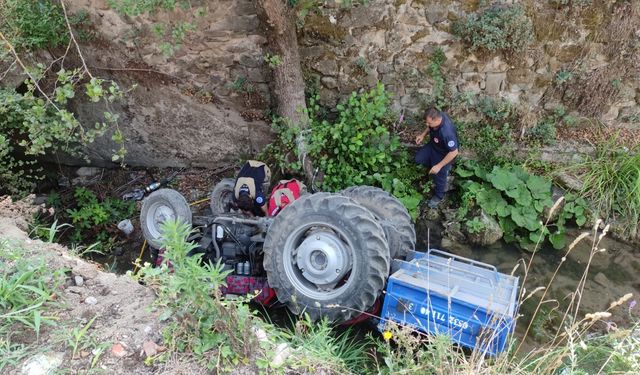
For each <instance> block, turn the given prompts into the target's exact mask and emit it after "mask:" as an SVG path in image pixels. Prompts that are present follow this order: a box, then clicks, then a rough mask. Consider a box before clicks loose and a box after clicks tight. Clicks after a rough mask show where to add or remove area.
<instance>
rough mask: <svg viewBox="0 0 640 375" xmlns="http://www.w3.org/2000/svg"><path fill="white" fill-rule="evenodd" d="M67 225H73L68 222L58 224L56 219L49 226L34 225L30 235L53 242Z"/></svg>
mask: <svg viewBox="0 0 640 375" xmlns="http://www.w3.org/2000/svg"><path fill="white" fill-rule="evenodd" d="M66 227H71V225H70V224H68V223H64V224H60V225H58V220H57V219H56V220H54V221H53V223H51V225H49V226H48V227H47V226H44V225H39V224H37V225H33V226H32V229H31V233H30V236H31V237H36V238H40V239H41V240H43V241H45V242H48V243H53V242H54V241H55V237H56V235H57V234H58V233H59V232H60V231H61V229H63V228H66Z"/></svg>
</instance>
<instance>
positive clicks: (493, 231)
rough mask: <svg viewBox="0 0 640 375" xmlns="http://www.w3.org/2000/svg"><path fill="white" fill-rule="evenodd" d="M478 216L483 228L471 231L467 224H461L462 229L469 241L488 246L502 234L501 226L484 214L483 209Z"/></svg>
mask: <svg viewBox="0 0 640 375" xmlns="http://www.w3.org/2000/svg"><path fill="white" fill-rule="evenodd" d="M479 218H480V221H481V222H482V224H483V225H484V228H482V229H481V230H480V231H479V232H474V233H471V232H470V231H469V227H468V226H466V225H463V226H462V230H463V232H464V233H465V234H466V236H467V238H468V239H469V242H471V243H472V244H474V245H479V246H488V245H492V244H494V243H496V242H498V240H499V239H501V238H502V235H503V234H504V232H502V228H500V224H498V222H497V221H496V220H495V219H494V218H492V217H491V216H489V215H487V214H485V213H484V211H482V212H480V216H479Z"/></svg>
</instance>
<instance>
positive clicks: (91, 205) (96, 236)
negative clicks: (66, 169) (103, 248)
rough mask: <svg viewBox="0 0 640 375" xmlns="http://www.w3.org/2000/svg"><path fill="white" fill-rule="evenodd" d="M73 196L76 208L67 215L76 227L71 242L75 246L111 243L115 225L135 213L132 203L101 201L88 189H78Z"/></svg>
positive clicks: (115, 199)
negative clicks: (78, 244) (79, 244)
mask: <svg viewBox="0 0 640 375" xmlns="http://www.w3.org/2000/svg"><path fill="white" fill-rule="evenodd" d="M73 195H74V198H75V202H76V206H75V208H68V209H67V210H66V211H65V213H66V215H68V217H69V219H70V220H71V223H72V224H73V227H74V230H73V234H72V235H71V242H72V243H75V244H77V243H81V242H83V243H94V242H100V243H102V245H104V244H106V243H108V242H110V239H111V238H112V237H113V229H112V228H113V227H114V226H115V224H116V223H117V222H118V221H120V220H123V219H127V218H130V217H132V216H133V214H134V213H135V209H136V206H135V203H134V202H132V201H126V202H125V201H123V200H122V199H117V198H111V197H107V198H105V199H104V200H102V201H100V200H98V197H97V196H96V194H95V193H94V192H92V191H91V190H89V189H86V188H76V190H75V192H74V194H73Z"/></svg>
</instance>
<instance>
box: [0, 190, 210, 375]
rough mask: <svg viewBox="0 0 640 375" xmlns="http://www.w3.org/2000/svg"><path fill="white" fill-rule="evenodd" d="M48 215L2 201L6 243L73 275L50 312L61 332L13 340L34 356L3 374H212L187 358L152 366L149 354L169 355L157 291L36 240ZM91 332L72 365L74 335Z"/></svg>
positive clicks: (1, 233)
mask: <svg viewBox="0 0 640 375" xmlns="http://www.w3.org/2000/svg"><path fill="white" fill-rule="evenodd" d="M40 209H41V208H39V207H35V206H32V205H31V204H30V203H29V202H28V201H21V202H12V201H11V200H10V199H9V198H0V241H7V242H8V243H9V246H11V247H12V248H18V249H20V250H21V251H22V252H23V256H24V257H26V258H28V259H33V260H34V262H35V261H38V260H39V259H44V260H45V262H46V264H47V266H48V267H49V268H50V269H51V270H52V272H53V270H59V269H64V270H65V279H64V283H63V284H62V285H61V286H60V288H58V291H57V293H56V296H55V303H54V306H53V307H52V310H51V311H48V313H49V314H52V315H54V316H56V317H57V321H56V325H55V326H53V327H44V328H43V329H42V332H41V333H40V337H39V338H36V335H34V334H33V331H26V330H25V331H22V332H19V333H18V334H17V335H13V336H14V337H13V338H12V341H13V342H14V343H16V342H17V343H21V344H26V345H29V351H28V354H27V355H25V357H24V359H23V360H22V361H21V362H20V364H19V365H17V366H15V367H13V368H11V367H9V368H5V369H4V370H2V373H4V374H21V373H22V374H41V373H42V374H44V373H47V372H46V371H44V370H46V369H50V371H51V372H49V373H59V372H63V373H86V372H93V371H96V370H97V371H98V372H105V373H108V374H152V373H153V374H158V373H167V374H169V373H170V374H179V373H185V374H186V373H194V372H198V373H206V370H204V369H201V368H198V366H195V365H194V364H192V363H190V361H189V360H188V358H186V357H183V358H177V357H176V358H174V359H172V360H170V361H169V363H168V364H162V365H155V366H153V365H151V366H148V365H145V363H144V362H145V358H146V357H147V355H146V354H145V348H146V351H147V353H149V354H152V353H153V352H154V351H156V352H157V351H162V349H163V348H162V346H161V345H162V341H161V336H160V333H159V332H160V329H161V327H160V326H159V323H158V319H157V317H158V314H159V311H158V310H157V309H154V307H153V306H152V304H153V301H154V299H155V297H154V293H153V291H152V290H150V289H148V288H145V287H144V286H142V285H139V284H138V283H137V282H135V281H134V280H132V279H131V278H130V277H128V276H118V275H115V274H112V273H107V272H103V271H102V270H101V269H100V266H98V265H96V264H93V263H89V262H86V261H84V260H82V259H80V258H78V257H76V256H74V255H72V254H70V253H69V251H68V249H66V248H64V247H62V246H60V245H57V244H50V243H44V242H42V241H39V240H31V239H29V238H28V235H27V230H28V224H27V223H28V220H29V218H30V217H32V215H33V213H34V212H36V211H37V210H40ZM89 323H90V324H89ZM87 325H89V328H88V330H87V332H86V334H84V335H83V336H82V338H81V340H80V342H81V343H82V344H83V346H84V345H85V344H86V347H85V348H83V349H82V350H79V351H78V353H77V354H76V356H75V358H72V352H73V350H72V344H70V343H69V338H70V337H73V334H72V332H73V331H74V329H75V330H76V332H79V330H81V329H82V328H83V327H85V326H87ZM16 336H17V337H16ZM92 362H93V363H92ZM100 370H102V371H100ZM203 370H204V371H203Z"/></svg>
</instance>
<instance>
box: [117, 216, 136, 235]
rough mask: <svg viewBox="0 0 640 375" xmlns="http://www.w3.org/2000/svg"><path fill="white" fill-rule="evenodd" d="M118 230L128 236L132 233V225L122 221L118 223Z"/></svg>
mask: <svg viewBox="0 0 640 375" xmlns="http://www.w3.org/2000/svg"><path fill="white" fill-rule="evenodd" d="M118 229H120V231H122V233H124V234H125V235H126V236H128V235H130V234H131V233H132V232H133V224H132V223H131V220H129V219H124V220H122V221H120V222H119V223H118Z"/></svg>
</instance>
